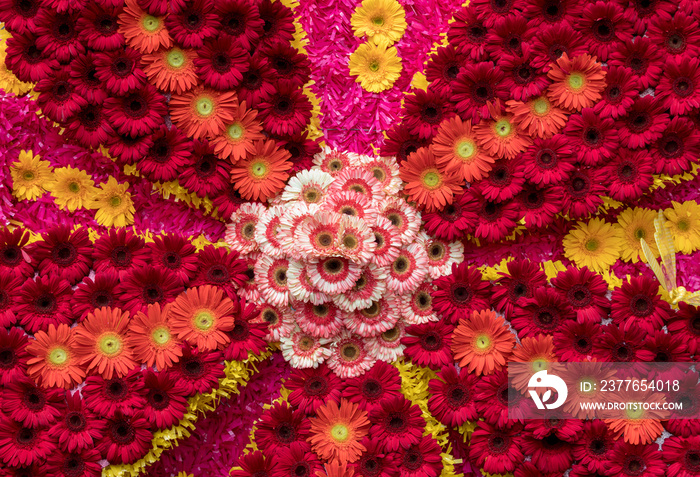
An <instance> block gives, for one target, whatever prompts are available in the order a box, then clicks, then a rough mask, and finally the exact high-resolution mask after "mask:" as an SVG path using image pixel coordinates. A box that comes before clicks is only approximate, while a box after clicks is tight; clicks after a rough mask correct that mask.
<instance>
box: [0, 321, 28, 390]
mask: <svg viewBox="0 0 700 477" xmlns="http://www.w3.org/2000/svg"><path fill="white" fill-rule="evenodd" d="M26 347H27V335H26V334H24V333H23V332H22V330H21V329H19V328H10V329H9V330H7V329H5V328H0V357H1V359H0V383H1V384H2V385H3V386H6V385H8V384H10V383H13V382H15V381H17V380H18V379H21V378H22V377H23V376H26V374H27V360H28V359H29V354H28V353H27V351H26Z"/></svg>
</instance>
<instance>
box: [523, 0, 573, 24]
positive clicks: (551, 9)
mask: <svg viewBox="0 0 700 477" xmlns="http://www.w3.org/2000/svg"><path fill="white" fill-rule="evenodd" d="M581 9H582V6H581V5H580V4H578V3H577V2H576V1H575V0H530V1H527V2H526V4H525V5H524V6H523V13H524V14H525V18H528V19H530V20H529V23H530V24H531V25H532V27H533V28H535V27H536V28H537V29H541V28H546V27H547V26H549V25H554V26H559V25H562V24H564V25H565V24H567V23H570V24H572V25H573V24H574V22H575V20H576V19H577V18H579V16H580V14H581Z"/></svg>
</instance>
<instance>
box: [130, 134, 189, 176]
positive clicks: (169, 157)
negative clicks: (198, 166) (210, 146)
mask: <svg viewBox="0 0 700 477" xmlns="http://www.w3.org/2000/svg"><path fill="white" fill-rule="evenodd" d="M191 155H192V141H190V140H189V139H188V138H187V136H185V134H183V133H182V131H180V130H179V129H177V128H176V127H175V126H171V127H170V128H168V127H167V126H165V125H163V126H161V127H160V128H159V129H158V130H156V131H155V132H154V133H153V144H151V146H150V147H149V148H148V152H147V153H146V154H144V155H143V156H142V157H141V158H140V159H139V162H138V167H139V171H140V172H141V174H143V175H144V176H146V177H147V178H148V179H149V180H151V181H154V182H155V181H162V182H168V181H171V180H174V179H177V177H178V175H179V173H180V171H181V169H182V168H183V167H184V165H185V164H186V163H187V161H188V160H189V158H190V157H191Z"/></svg>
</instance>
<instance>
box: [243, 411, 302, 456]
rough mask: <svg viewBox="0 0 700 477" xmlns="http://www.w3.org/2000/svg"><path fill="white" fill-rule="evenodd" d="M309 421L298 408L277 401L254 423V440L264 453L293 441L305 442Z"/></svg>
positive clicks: (273, 450)
mask: <svg viewBox="0 0 700 477" xmlns="http://www.w3.org/2000/svg"><path fill="white" fill-rule="evenodd" d="M310 427H311V423H310V422H309V420H308V419H306V417H305V416H304V413H303V412H301V411H300V410H295V409H294V408H293V407H291V406H290V405H289V404H288V403H286V402H284V401H282V402H277V403H274V404H273V405H272V407H270V408H269V409H267V410H266V411H265V412H264V413H263V415H262V416H261V417H260V420H259V421H258V423H257V424H256V429H255V442H256V444H257V445H258V447H259V448H260V449H262V451H263V452H265V453H269V454H271V453H274V452H277V451H278V450H279V449H282V448H285V447H289V446H290V445H291V444H292V443H293V442H305V441H306V438H307V437H309V429H310Z"/></svg>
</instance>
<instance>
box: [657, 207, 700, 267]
mask: <svg viewBox="0 0 700 477" xmlns="http://www.w3.org/2000/svg"><path fill="white" fill-rule="evenodd" d="M671 204H672V205H673V208H669V209H666V210H664V215H665V216H666V218H667V219H668V222H666V227H668V228H669V229H671V235H673V244H674V245H675V247H676V251H678V252H680V253H682V254H685V255H687V254H689V253H693V252H694V251H696V250H697V249H699V248H700V205H698V203H697V202H695V201H694V200H689V201H687V202H683V203H682V204H681V203H679V202H672V203H671Z"/></svg>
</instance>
